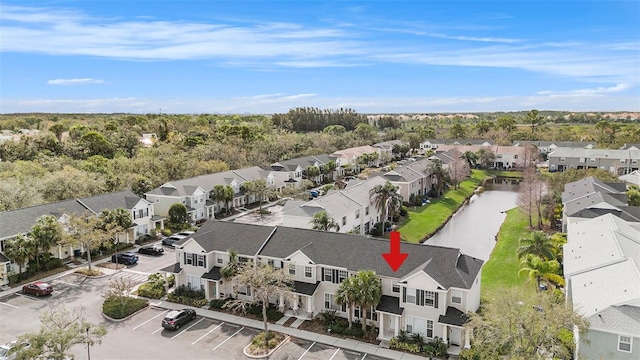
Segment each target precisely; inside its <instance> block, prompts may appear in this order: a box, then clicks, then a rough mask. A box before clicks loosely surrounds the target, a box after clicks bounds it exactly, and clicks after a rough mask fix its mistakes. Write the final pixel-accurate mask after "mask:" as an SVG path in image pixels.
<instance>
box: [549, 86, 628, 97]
mask: <svg viewBox="0 0 640 360" xmlns="http://www.w3.org/2000/svg"><path fill="white" fill-rule="evenodd" d="M631 88H633V85H632V84H627V83H620V84H617V85H616V86H611V87H597V88H593V89H578V90H569V91H553V90H544V91H539V92H538V95H575V96H579V95H589V96H590V95H598V94H610V93H617V92H622V91H625V90H628V89H631Z"/></svg>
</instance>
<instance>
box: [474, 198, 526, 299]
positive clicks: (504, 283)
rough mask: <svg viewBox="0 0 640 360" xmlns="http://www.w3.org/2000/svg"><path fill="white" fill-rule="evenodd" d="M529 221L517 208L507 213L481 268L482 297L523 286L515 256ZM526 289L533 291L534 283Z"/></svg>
mask: <svg viewBox="0 0 640 360" xmlns="http://www.w3.org/2000/svg"><path fill="white" fill-rule="evenodd" d="M530 231H531V230H529V221H528V219H527V217H526V215H525V214H523V213H522V211H520V209H519V208H517V207H516V208H513V209H511V210H509V211H507V217H506V218H505V220H504V223H502V227H501V228H500V232H499V233H498V243H497V244H496V247H495V248H494V249H493V252H492V253H491V256H490V257H489V260H487V262H486V263H485V264H484V267H483V268H482V296H485V297H486V296H490V294H491V293H492V292H494V291H496V290H497V289H500V288H504V287H513V286H523V284H524V283H525V281H526V278H525V277H524V276H523V277H519V276H518V271H519V270H520V261H518V258H517V256H516V251H517V250H518V246H519V240H520V238H521V237H522V236H523V235H525V234H528V233H529V232H530ZM528 288H530V289H531V291H532V292H534V291H535V283H534V282H532V283H531V284H530V286H528Z"/></svg>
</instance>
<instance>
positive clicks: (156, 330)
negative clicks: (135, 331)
mask: <svg viewBox="0 0 640 360" xmlns="http://www.w3.org/2000/svg"><path fill="white" fill-rule="evenodd" d="M162 329H164V328H162V327H161V328H160V329H158V330H156V331H154V332H152V334H155V333H157V332H158V331H160V330H162Z"/></svg>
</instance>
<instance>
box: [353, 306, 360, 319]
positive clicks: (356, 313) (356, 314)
mask: <svg viewBox="0 0 640 360" xmlns="http://www.w3.org/2000/svg"><path fill="white" fill-rule="evenodd" d="M353 317H354V318H356V319H360V306H356V307H355V308H353Z"/></svg>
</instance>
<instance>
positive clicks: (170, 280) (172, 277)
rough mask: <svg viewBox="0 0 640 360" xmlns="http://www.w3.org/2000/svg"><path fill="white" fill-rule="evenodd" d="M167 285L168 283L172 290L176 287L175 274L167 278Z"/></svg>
mask: <svg viewBox="0 0 640 360" xmlns="http://www.w3.org/2000/svg"><path fill="white" fill-rule="evenodd" d="M167 283H168V285H169V287H170V288H172V287H174V286H175V285H176V275H175V274H171V275H169V276H167Z"/></svg>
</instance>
